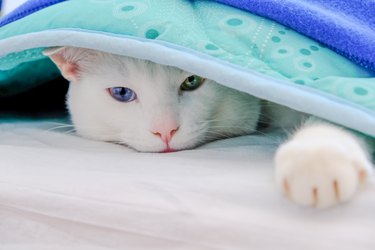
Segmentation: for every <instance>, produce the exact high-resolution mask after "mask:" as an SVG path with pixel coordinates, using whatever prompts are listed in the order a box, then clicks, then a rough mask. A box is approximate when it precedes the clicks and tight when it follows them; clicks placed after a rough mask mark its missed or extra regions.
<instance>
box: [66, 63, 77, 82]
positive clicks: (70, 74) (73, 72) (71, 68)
mask: <svg viewBox="0 0 375 250" xmlns="http://www.w3.org/2000/svg"><path fill="white" fill-rule="evenodd" d="M78 69H79V68H78V65H77V64H76V63H70V62H67V63H65V64H64V65H63V75H64V77H65V78H66V79H68V80H70V81H77V80H78V79H79V70H78Z"/></svg>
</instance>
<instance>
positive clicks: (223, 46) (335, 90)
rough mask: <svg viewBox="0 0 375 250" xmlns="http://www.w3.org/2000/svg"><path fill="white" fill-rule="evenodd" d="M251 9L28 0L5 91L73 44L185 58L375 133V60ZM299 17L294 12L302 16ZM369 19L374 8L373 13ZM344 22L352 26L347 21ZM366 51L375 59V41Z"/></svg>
mask: <svg viewBox="0 0 375 250" xmlns="http://www.w3.org/2000/svg"><path fill="white" fill-rule="evenodd" d="M291 2H292V3H294V2H295V1H291ZM365 2H369V4H370V5H371V1H365ZM229 3H230V4H232V5H233V4H234V3H235V2H233V1H229ZM249 3H251V1H249V2H248V1H239V2H238V4H236V7H240V8H243V9H245V10H246V8H247V7H248V6H249V5H250V4H249ZM292 3H291V4H289V5H288V6H293V4H292ZM303 3H305V5H307V3H309V1H304V2H303ZM319 3H320V5H321V8H323V7H324V6H325V4H322V3H321V2H320V1H317V2H316V3H315V4H310V5H309V6H310V7H309V8H310V9H314V10H315V9H316V8H315V6H316V5H319ZM331 3H332V4H334V3H335V1H332V2H331ZM279 5H280V6H284V2H283V1H281V2H280V3H279ZM265 6H273V8H274V9H277V6H278V4H277V3H276V2H273V5H272V4H271V2H270V5H263V9H264V11H265V12H269V11H270V9H269V8H268V7H267V8H266V7H265ZM361 6H362V5H361ZM306 8H307V7H306ZM309 8H307V9H309ZM245 10H240V9H237V8H233V7H230V6H228V5H224V4H221V3H218V2H215V1H182V0H179V1H176V0H163V1H152V2H151V1H131V0H129V1H113V0H107V1H103V0H80V1H77V0H72V1H62V0H31V1H28V2H26V3H25V5H23V6H21V7H20V8H18V9H17V10H15V12H12V13H10V14H8V15H7V16H5V17H3V18H2V19H1V20H0V27H1V30H0V48H1V51H0V85H1V89H0V93H2V95H10V94H15V93H17V92H20V91H25V90H27V89H30V88H31V87H33V86H35V85H36V84H40V83H42V82H43V81H44V80H51V79H53V78H55V77H56V74H58V73H57V70H56V68H55V67H54V66H53V65H52V63H51V62H50V61H49V60H48V59H47V58H46V57H45V56H43V55H42V51H43V49H44V48H45V47H51V46H67V45H69V46H77V47H85V48H91V49H97V50H102V51H106V52H111V53H115V54H123V55H128V56H133V57H137V58H142V59H148V60H151V61H154V62H157V63H161V64H167V65H173V66H177V67H179V68H182V69H184V70H186V71H190V72H193V73H195V74H198V75H202V76H204V77H207V78H211V79H213V80H215V81H217V82H219V83H222V84H224V85H227V86H229V87H232V88H236V89H238V90H241V91H245V92H248V93H250V94H252V95H255V96H257V97H260V98H263V99H267V100H270V101H273V102H276V103H280V104H283V105H286V106H289V107H291V108H293V109H296V110H299V111H303V112H306V113H310V114H313V115H316V116H319V117H322V118H324V119H327V120H330V121H332V122H335V123H338V124H341V125H344V126H347V127H349V128H352V129H355V130H358V131H360V132H362V133H365V134H367V135H369V136H375V126H374V124H375V98H374V95H375V78H374V75H375V73H374V71H371V69H372V66H371V65H372V61H371V60H367V59H366V58H365V57H363V58H362V59H358V60H360V63H361V64H363V65H365V64H366V65H367V66H368V67H367V68H364V67H361V66H359V65H356V64H354V63H353V62H351V61H350V60H349V59H346V58H344V57H342V56H340V55H338V54H337V53H335V52H333V51H332V50H330V49H328V48H326V46H325V45H323V44H321V43H319V42H317V41H316V40H311V39H309V38H307V37H306V36H303V35H301V34H299V33H297V32H295V31H294V30H292V29H290V28H289V27H286V26H283V25H281V24H279V23H276V22H274V21H271V20H269V19H266V18H264V17H261V16H257V15H254V14H252V13H250V12H247V11H245ZM325 10H326V12H328V13H331V14H332V13H335V12H337V13H346V11H347V9H345V8H325ZM317 16H318V17H319V15H317ZM77 17H79V18H77ZM343 17H345V16H343ZM281 18H283V17H281ZM298 18H299V16H298V15H290V17H289V19H290V20H292V21H293V20H294V21H295V22H300V21H299V19H298ZM284 19H285V18H284ZM367 19H368V18H367ZM367 19H366V15H364V17H363V20H367ZM368 20H369V21H368V23H364V24H363V25H365V26H366V27H368V28H369V29H370V30H371V29H372V28H373V23H372V21H371V20H372V19H371V18H370V19H368ZM312 21H313V20H312ZM340 21H341V22H340ZM338 22H340V24H342V25H345V24H346V22H347V21H346V19H345V18H342V19H338ZM358 22H359V21H358ZM366 24H368V25H366ZM317 27H319V26H317ZM332 30H333V29H329V27H328V28H327V29H325V30H323V33H325V34H328V35H329V36H330V37H332V36H333V35H332V32H334V31H336V30H337V31H340V30H342V28H341V29H340V27H338V28H337V29H336V30H333V31H332ZM361 31H362V30H361ZM362 33H363V34H367V33H370V34H373V33H371V32H367V33H366V32H362ZM336 35H337V34H336ZM321 37H322V38H324V37H323V36H321ZM344 38H345V37H344V36H343V39H344ZM366 38H371V36H370V35H368V37H366ZM363 40H364V43H365V42H369V41H368V40H365V39H363ZM324 41H326V40H324ZM372 41H374V40H371V43H372ZM327 42H329V41H327ZM334 45H335V44H333V45H331V47H334ZM362 45H363V46H364V45H365V44H359V45H358V46H359V47H361V46H362ZM370 45H371V46H372V45H373V44H370ZM371 46H370V47H371ZM367 47H368V46H367ZM367 47H366V48H367ZM372 47H374V46H372ZM337 50H340V48H339V47H337ZM341 50H342V52H343V54H345V53H344V52H345V50H344V49H341ZM355 51H356V50H354V49H353V52H355ZM362 52H363V54H365V52H366V53H367V54H370V57H371V58H372V56H371V55H372V52H373V50H368V51H362ZM354 57H355V58H357V54H356V56H354V55H353V56H351V59H353V60H354V61H358V60H356V59H355V58H354ZM271 90H272V91H271ZM342 113H345V116H343V115H341V114H342Z"/></svg>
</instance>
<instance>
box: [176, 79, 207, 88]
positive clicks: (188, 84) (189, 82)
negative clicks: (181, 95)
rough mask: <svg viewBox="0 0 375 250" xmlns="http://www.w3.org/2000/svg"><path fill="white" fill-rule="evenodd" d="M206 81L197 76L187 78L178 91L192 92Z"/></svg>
mask: <svg viewBox="0 0 375 250" xmlns="http://www.w3.org/2000/svg"><path fill="white" fill-rule="evenodd" d="M205 80H206V79H205V78H203V77H200V76H197V75H192V76H189V77H188V78H186V79H185V81H184V82H183V83H182V84H181V86H180V90H182V91H193V90H196V89H197V88H199V87H200V86H202V84H203V83H204V81H205Z"/></svg>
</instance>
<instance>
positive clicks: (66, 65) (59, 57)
mask: <svg viewBox="0 0 375 250" xmlns="http://www.w3.org/2000/svg"><path fill="white" fill-rule="evenodd" d="M50 58H51V60H52V61H53V62H54V63H55V64H56V66H57V67H58V68H59V70H60V71H61V74H62V75H63V76H64V77H65V78H66V79H67V80H69V81H73V82H74V81H78V79H79V66H78V64H77V63H74V62H69V61H68V60H67V59H66V58H65V57H64V55H63V52H58V53H56V54H53V55H51V56H50Z"/></svg>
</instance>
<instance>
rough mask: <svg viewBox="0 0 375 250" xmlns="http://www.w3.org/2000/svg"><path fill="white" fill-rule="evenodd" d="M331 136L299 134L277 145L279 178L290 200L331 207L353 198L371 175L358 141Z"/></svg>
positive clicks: (277, 178)
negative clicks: (278, 146)
mask: <svg viewBox="0 0 375 250" xmlns="http://www.w3.org/2000/svg"><path fill="white" fill-rule="evenodd" d="M335 132H337V131H335ZM328 138H329V139H327V138H324V139H319V136H318V137H317V138H314V137H311V136H307V137H304V136H301V137H298V136H297V137H295V138H294V139H292V140H291V141H289V142H287V143H285V144H283V145H282V146H281V147H280V148H279V149H278V151H277V153H276V157H275V164H276V173H275V174H276V181H277V185H278V186H279V188H280V189H281V190H282V192H283V193H284V194H285V195H286V196H287V197H288V198H289V199H290V200H292V201H294V202H296V203H298V204H300V205H307V206H313V207H318V208H325V207H330V206H333V205H335V204H338V203H341V202H345V201H348V200H349V199H351V198H352V197H353V196H354V194H355V193H356V191H357V189H358V187H359V186H360V185H361V184H363V183H365V182H366V180H367V179H368V177H369V175H370V174H371V170H372V165H371V163H370V161H369V160H368V158H367V156H366V154H365V151H364V150H363V149H362V148H361V147H360V144H359V143H358V141H356V140H348V138H346V140H335V138H334V137H333V138H332V137H328Z"/></svg>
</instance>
